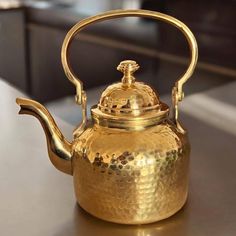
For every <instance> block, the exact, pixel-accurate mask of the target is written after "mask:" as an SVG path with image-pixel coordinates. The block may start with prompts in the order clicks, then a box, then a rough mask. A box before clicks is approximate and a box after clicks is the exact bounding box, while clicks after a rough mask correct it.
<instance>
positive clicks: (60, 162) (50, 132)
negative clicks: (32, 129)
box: [16, 98, 72, 175]
mask: <svg viewBox="0 0 236 236" xmlns="http://www.w3.org/2000/svg"><path fill="white" fill-rule="evenodd" d="M16 103H17V104H18V105H19V106H20V107H21V109H20V111H19V114H28V115H33V116H35V117H36V118H37V119H38V120H39V121H40V123H41V125H42V127H43V129H44V132H45V135H46V138H47V147H48V154H49V157H50V160H51V162H52V164H53V165H54V166H55V167H56V168H57V169H58V170H60V171H62V172H64V173H66V174H71V175H72V164H71V157H72V149H71V143H70V142H68V141H67V140H66V139H65V137H64V136H63V135H62V133H61V131H60V130H59V128H58V127H57V125H56V123H55V121H54V119H53V118H52V116H51V114H50V113H49V111H48V110H47V109H46V108H45V107H44V106H43V105H41V104H40V103H38V102H36V101H34V100H30V99H26V98H17V99H16Z"/></svg>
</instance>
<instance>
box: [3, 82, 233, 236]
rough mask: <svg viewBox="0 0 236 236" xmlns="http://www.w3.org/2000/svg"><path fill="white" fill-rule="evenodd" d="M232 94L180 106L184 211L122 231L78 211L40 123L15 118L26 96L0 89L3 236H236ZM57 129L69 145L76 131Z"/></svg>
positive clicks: (216, 92)
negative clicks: (186, 182) (187, 160)
mask: <svg viewBox="0 0 236 236" xmlns="http://www.w3.org/2000/svg"><path fill="white" fill-rule="evenodd" d="M235 90H236V83H231V84H228V85H226V86H223V87H218V88H216V89H213V90H210V91H207V92H204V93H200V94H195V95H191V96H189V97H187V98H186V99H185V102H183V104H182V105H181V107H182V114H181V120H182V122H183V123H184V125H185V127H187V129H188V130H189V134H190V140H191V144H192V154H191V174H190V192H189V198H188V202H187V204H186V205H185V207H184V208H183V209H182V210H181V211H180V212H178V213H177V214H176V215H174V216H172V217H170V218H169V219H166V220H163V221H160V222H157V223H153V224H148V225H137V226H125V225H119V224H113V223H108V222H105V221H102V220H99V219H96V218H94V217H92V216H90V215H89V214H87V213H86V212H84V211H83V210H82V209H81V208H80V207H79V206H78V205H77V204H76V200H75V197H74V193H73V192H74V190H73V183H72V178H71V176H68V175H65V174H63V173H60V172H59V171H57V170H56V169H54V167H53V166H52V164H51V163H50V161H49V159H48V157H47V150H46V141H45V137H44V133H43V130H42V128H41V127H40V124H39V122H38V121H36V120H35V119H34V118H32V117H30V116H24V117H23V116H18V115H17V111H18V110H19V109H18V107H17V105H16V104H15V98H16V97H17V96H22V94H21V93H20V92H19V91H17V90H16V89H14V88H12V87H11V86H9V85H8V84H6V83H4V82H2V81H0V107H1V110H0V128H1V129H0V130H1V136H0V153H1V155H0V160H1V164H0V199H1V201H0V234H1V235H4V236H8V235H9V236H10V235H11V236H12V235H18V236H21V235H22V236H23V235H24V236H27V235H30V236H36V235H40V236H41V235H43V236H48V235H50V236H52V235H53V236H70V235H77V236H85V235H86V236H89V235H102V236H106V235H113V236H120V235H122V236H126V235H127V236H132V235H135V236H154V235H155V236H156V235H161V236H162V235H165V236H169V235H171V236H177V235H178V236H186V235H190V236H198V235H199V236H205V235H207V236H208V235H214V236H222V235H226V236H231V235H232V236H233V235H236V223H235V222H236V156H235V151H236V142H235V141H236V104H235V100H236V99H234V96H235V95H234V96H233V94H235V92H234V91H235ZM222 95H224V96H223V97H224V98H222V99H221V100H219V97H220V96H222ZM56 121H57V123H58V124H59V127H60V128H61V129H62V130H63V132H64V134H65V135H66V136H67V137H71V132H72V129H73V127H71V125H70V124H68V123H66V122H63V121H62V120H60V119H59V118H56Z"/></svg>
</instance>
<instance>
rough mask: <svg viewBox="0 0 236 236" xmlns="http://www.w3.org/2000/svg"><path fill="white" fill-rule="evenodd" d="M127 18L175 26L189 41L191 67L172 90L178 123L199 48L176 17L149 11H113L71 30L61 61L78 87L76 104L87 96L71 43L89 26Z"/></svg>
mask: <svg viewBox="0 0 236 236" xmlns="http://www.w3.org/2000/svg"><path fill="white" fill-rule="evenodd" d="M127 16H133V17H134V16H140V17H146V18H152V19H155V20H161V21H164V22H167V23H169V24H171V25H173V26H175V27H176V28H177V29H179V30H180V31H181V32H182V33H183V34H184V35H185V37H186V39H187V41H188V44H189V49H190V52H191V59H190V63H189V67H188V68H187V70H186V72H185V73H184V74H183V75H182V76H181V78H180V79H179V80H178V81H176V83H175V86H174V87H173V90H172V100H173V107H174V110H175V120H176V121H177V118H178V102H179V101H181V100H182V99H183V97H184V93H183V91H182V87H183V84H184V83H185V82H186V81H187V80H188V79H189V78H190V76H191V75H192V73H193V71H194V69H195V66H196V63H197V58H198V48H197V43H196V39H195V37H194V35H193V34H192V32H191V31H190V29H189V28H188V27H187V26H186V25H185V24H184V23H182V22H181V21H179V20H177V19H175V18H174V17H171V16H168V15H166V14H163V13H160V12H154V11H147V10H113V11H108V12H105V13H102V14H99V15H96V16H92V17H89V18H86V19H84V20H82V21H80V22H78V23H77V24H76V25H75V26H74V27H72V28H71V30H70V31H69V32H68V33H67V35H66V37H65V39H64V42H63V45H62V51H61V60H62V65H63V68H64V71H65V74H66V76H67V77H68V79H69V80H70V81H71V82H72V83H73V84H74V85H75V87H76V102H77V103H78V104H83V103H84V102H85V101H86V94H85V92H84V91H83V83H82V82H81V81H80V80H79V78H78V77H77V76H76V75H75V74H74V72H73V70H72V69H71V67H70V63H69V61H68V47H69V45H70V43H71V40H72V39H73V38H74V37H75V35H76V34H77V33H78V32H79V31H81V30H82V29H83V28H84V27H85V26H87V25H90V24H92V23H94V22H99V21H103V20H108V19H113V18H120V17H127ZM83 105H84V104H83Z"/></svg>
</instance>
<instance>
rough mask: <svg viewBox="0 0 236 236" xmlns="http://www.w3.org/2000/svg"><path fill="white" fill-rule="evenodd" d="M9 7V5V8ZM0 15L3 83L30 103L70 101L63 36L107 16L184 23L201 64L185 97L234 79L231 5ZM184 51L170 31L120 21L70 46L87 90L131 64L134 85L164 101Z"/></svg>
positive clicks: (84, 5) (65, 6) (48, 7)
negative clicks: (140, 13) (159, 16)
mask: <svg viewBox="0 0 236 236" xmlns="http://www.w3.org/2000/svg"><path fill="white" fill-rule="evenodd" d="M10 5H11V4H10ZM10 5H9V7H7V8H6V7H3V5H2V6H1V4H0V6H1V10H0V35H1V37H0V77H1V78H3V79H4V80H6V81H8V82H9V83H11V84H13V85H14V86H16V87H17V88H19V89H21V90H22V91H24V92H26V93H27V94H29V95H30V96H31V97H33V98H35V99H37V100H39V101H41V102H47V101H51V100H54V99H57V98H61V97H64V96H67V95H72V94H74V93H75V91H74V88H73V86H72V85H71V84H70V83H69V82H68V80H67V79H66V77H65V75H64V72H63V69H62V66H61V59H60V50H61V45H62V42H63V39H64V37H65V35H66V32H67V31H68V30H69V29H70V28H71V27H72V26H73V25H74V24H75V23H76V22H78V21H79V20H81V19H83V18H85V17H87V16H90V15H94V14H97V13H100V12H103V11H106V10H111V9H118V8H142V9H149V10H154V11H160V12H163V13H166V14H169V15H171V16H174V17H176V18H178V19H179V20H181V21H183V22H184V23H185V24H186V25H187V26H189V27H190V29H191V30H192V31H193V33H194V35H195V36H196V39H197V42H198V45H199V63H198V67H197V70H196V73H195V74H194V76H193V81H192V83H190V84H187V85H186V89H187V91H188V93H194V92H197V91H202V90H205V89H208V88H211V87H214V86H217V85H220V84H224V83H228V82H230V81H232V80H234V79H235V78H236V66H235V54H236V28H235V23H236V14H235V12H236V1H234V0H225V1H216V0H215V1H214V0H210V1H193V0H188V1H187V0H175V1H171V0H159V1H157V0H144V1H141V0H140V1H138V0H133V1H128V0H126V1H120V0H116V1H107V0H106V1H104V0H101V1H85V0H83V1H81V0H78V1H75V0H74V1H72V0H70V1H69V0H68V1H62V0H61V1H30V2H29V1H27V2H23V1H21V6H19V7H15V6H14V7H10ZM188 58H189V52H188V46H187V42H186V40H185V38H184V37H183V35H182V34H181V33H180V32H178V31H177V30H176V29H174V28H173V26H169V25H167V24H163V23H161V22H155V21H152V20H147V19H131V18H129V19H128V18H125V19H120V20H111V21H106V22H104V23H99V24H96V25H93V26H91V27H88V28H86V29H85V30H84V31H83V32H82V33H81V34H80V35H78V38H77V39H76V40H74V42H73V44H72V47H71V49H70V59H71V62H72V66H73V68H74V70H75V71H76V73H78V74H79V75H80V78H81V80H82V81H83V83H84V86H85V89H88V88H92V87H95V86H98V85H102V84H109V83H111V82H113V81H117V80H119V79H120V77H121V75H120V73H119V72H117V71H116V66H117V65H118V64H119V62H120V61H121V60H124V59H133V60H136V61H137V62H138V63H139V64H140V66H141V69H140V72H139V73H138V74H137V77H138V79H139V80H143V81H145V82H147V83H149V84H151V85H153V86H154V87H155V88H156V89H157V90H158V91H159V92H160V93H161V94H163V93H167V92H170V91H171V86H173V83H174V81H175V80H177V79H178V78H179V76H180V75H181V73H183V72H184V70H185V69H186V67H187V65H188V60H189V59H188Z"/></svg>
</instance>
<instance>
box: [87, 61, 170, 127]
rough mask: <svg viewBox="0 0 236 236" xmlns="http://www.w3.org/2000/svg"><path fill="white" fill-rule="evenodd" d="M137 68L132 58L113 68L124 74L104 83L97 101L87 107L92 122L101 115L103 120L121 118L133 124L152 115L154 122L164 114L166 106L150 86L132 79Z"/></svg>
mask: <svg viewBox="0 0 236 236" xmlns="http://www.w3.org/2000/svg"><path fill="white" fill-rule="evenodd" d="M138 69H139V65H138V64H137V63H136V62H135V61H132V60H126V61H122V62H121V63H120V64H119V65H118V67H117V70H119V71H121V72H122V73H123V74H124V75H123V78H122V82H119V83H115V84H112V85H110V86H108V87H107V88H106V90H105V91H104V92H103V93H102V96H101V98H100V101H99V104H98V105H96V106H94V107H93V108H92V110H91V111H92V117H93V118H95V121H98V120H97V119H98V118H102V119H103V121H104V119H106V120H107V119H108V120H113V122H112V123H113V124H114V123H115V121H117V122H118V123H119V124H120V123H123V122H121V121H126V123H127V122H128V123H132V121H133V122H134V121H135V123H137V121H138V120H139V121H141V120H142V121H144V120H146V122H147V120H150V119H153V118H155V120H156V121H157V120H160V118H163V117H164V116H166V115H167V114H168V111H169V108H168V106H167V105H166V104H164V103H162V102H161V101H160V99H159V96H158V94H157V93H155V92H154V90H153V89H152V88H151V87H150V86H148V85H146V84H144V83H142V82H136V81H135V78H134V76H133V73H134V72H135V71H136V70H138ZM117 122H116V123H117ZM99 123H100V124H101V120H100V122H99ZM102 123H104V122H102ZM106 123H107V121H106ZM128 123H127V125H129V124H128ZM152 123H153V122H152Z"/></svg>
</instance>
